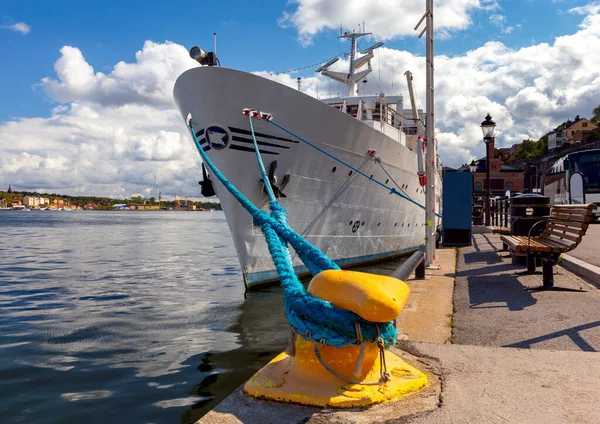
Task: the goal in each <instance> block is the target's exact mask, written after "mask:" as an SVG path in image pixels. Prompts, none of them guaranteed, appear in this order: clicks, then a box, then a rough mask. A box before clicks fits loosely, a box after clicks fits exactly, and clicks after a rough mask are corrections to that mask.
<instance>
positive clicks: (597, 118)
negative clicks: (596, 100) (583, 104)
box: [590, 105, 600, 125]
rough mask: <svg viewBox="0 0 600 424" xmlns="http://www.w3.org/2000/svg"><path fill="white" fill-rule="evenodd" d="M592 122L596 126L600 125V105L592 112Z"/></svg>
mask: <svg viewBox="0 0 600 424" xmlns="http://www.w3.org/2000/svg"><path fill="white" fill-rule="evenodd" d="M590 121H592V122H593V123H594V124H596V125H600V105H598V106H596V107H595V108H594V110H593V111H592V117H591V119H590Z"/></svg>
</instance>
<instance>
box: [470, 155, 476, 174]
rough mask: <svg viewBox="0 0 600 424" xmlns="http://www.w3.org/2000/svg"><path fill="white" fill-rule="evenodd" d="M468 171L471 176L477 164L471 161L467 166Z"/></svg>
mask: <svg viewBox="0 0 600 424" xmlns="http://www.w3.org/2000/svg"><path fill="white" fill-rule="evenodd" d="M469 171H471V174H474V173H475V172H477V164H476V163H475V159H473V160H472V161H471V163H470V164H469Z"/></svg>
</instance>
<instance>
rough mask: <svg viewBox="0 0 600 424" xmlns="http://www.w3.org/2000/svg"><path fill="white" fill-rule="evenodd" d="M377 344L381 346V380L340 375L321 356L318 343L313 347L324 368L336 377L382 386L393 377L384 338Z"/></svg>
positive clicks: (352, 382)
mask: <svg viewBox="0 0 600 424" xmlns="http://www.w3.org/2000/svg"><path fill="white" fill-rule="evenodd" d="M377 345H378V347H379V363H380V375H381V376H380V377H379V380H377V381H358V380H353V379H352V378H348V377H344V376H343V375H340V374H338V373H337V372H336V371H334V370H333V369H332V368H331V367H330V366H329V365H327V363H326V362H325V361H324V360H323V358H322V357H321V351H320V350H319V346H318V344H317V343H313V349H314V350H315V356H316V357H317V359H318V361H319V363H320V364H321V365H322V366H323V368H325V369H326V370H327V371H329V373H330V374H331V375H333V376H334V377H337V378H339V379H340V380H343V381H346V382H348V383H351V384H359V385H362V386H380V385H382V384H384V383H386V382H388V381H390V380H391V379H392V378H391V376H390V374H389V373H388V372H387V366H386V364H385V349H384V348H383V340H382V342H381V344H380V343H377ZM384 368H385V371H384Z"/></svg>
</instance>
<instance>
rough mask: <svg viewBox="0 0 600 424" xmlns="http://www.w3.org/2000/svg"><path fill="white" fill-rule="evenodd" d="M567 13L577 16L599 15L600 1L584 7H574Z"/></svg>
mask: <svg viewBox="0 0 600 424" xmlns="http://www.w3.org/2000/svg"><path fill="white" fill-rule="evenodd" d="M569 13H574V14H577V15H597V14H598V13H600V1H594V2H591V3H589V4H586V5H585V6H579V7H574V8H572V9H569Z"/></svg>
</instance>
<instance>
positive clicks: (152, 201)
mask: <svg viewBox="0 0 600 424" xmlns="http://www.w3.org/2000/svg"><path fill="white" fill-rule="evenodd" d="M148 200H150V204H151V205H153V204H155V203H156V199H155V198H154V197H151V198H150V199H148Z"/></svg>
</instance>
